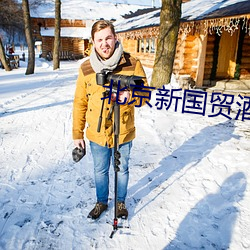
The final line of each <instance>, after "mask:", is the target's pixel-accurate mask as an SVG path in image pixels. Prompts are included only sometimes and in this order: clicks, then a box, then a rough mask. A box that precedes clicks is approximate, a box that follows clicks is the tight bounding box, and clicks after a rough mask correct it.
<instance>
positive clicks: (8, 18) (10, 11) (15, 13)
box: [0, 0, 23, 71]
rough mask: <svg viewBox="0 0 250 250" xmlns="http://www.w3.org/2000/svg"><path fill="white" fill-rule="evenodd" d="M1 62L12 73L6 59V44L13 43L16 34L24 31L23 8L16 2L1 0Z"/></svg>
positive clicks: (13, 0)
mask: <svg viewBox="0 0 250 250" xmlns="http://www.w3.org/2000/svg"><path fill="white" fill-rule="evenodd" d="M0 20H1V21H0V29H2V30H3V34H4V35H3V36H0V61H1V64H2V66H3V67H4V68H5V70H6V71H10V70H11V68H10V65H9V64H8V61H7V59H6V54H5V49H4V43H13V42H14V37H15V35H16V34H21V33H22V30H23V26H22V24H23V19H22V8H21V5H20V4H19V3H18V2H17V1H16V0H0Z"/></svg>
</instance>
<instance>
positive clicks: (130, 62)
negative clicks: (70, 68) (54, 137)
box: [73, 52, 149, 148]
mask: <svg viewBox="0 0 250 250" xmlns="http://www.w3.org/2000/svg"><path fill="white" fill-rule="evenodd" d="M113 74H121V75H137V76H142V77H143V81H144V86H147V80H146V75H145V72H144V70H143V68H142V65H141V63H140V61H139V60H136V59H135V58H133V57H132V56H131V55H130V54H128V53H125V52H124V53H123V55H122V58H121V60H120V63H119V65H118V66H117V68H116V69H115V70H114V71H113ZM105 90H107V88H104V87H103V86H100V85H97V83H96V73H95V72H94V70H93V69H92V67H91V64H90V61H89V60H87V61H85V62H83V63H82V65H81V67H80V69H79V75H78V79H77V83H76V90H75V97H74V102H73V140H76V139H83V138H84V132H83V131H84V129H85V125H86V122H87V128H86V137H87V138H88V139H89V140H90V141H92V142H95V143H97V144H99V145H101V146H105V145H107V146H108V147H109V148H111V147H114V138H113V119H114V114H112V118H111V119H108V118H107V117H108V114H109V113H110V109H111V105H112V102H110V104H109V103H108V102H109V100H108V98H107V99H105V102H104V109H103V114H102V117H103V118H102V124H101V129H100V132H99V133H98V132H97V127H98V121H99V116H100V111H101V106H102V100H101V98H103V92H104V91H105ZM135 93H136V94H139V95H140V96H145V97H148V96H149V93H147V92H141V91H135ZM134 100H135V102H133V103H132V104H129V105H128V104H127V103H128V102H130V101H134ZM140 101H141V104H142V105H144V104H145V101H149V99H148V98H140V97H133V96H132V91H131V94H130V100H129V101H128V102H127V103H126V104H123V105H120V134H119V144H122V143H125V142H129V141H131V140H133V139H134V138H135V125H134V109H135V107H134V106H135V105H139V103H140ZM113 113H114V112H113Z"/></svg>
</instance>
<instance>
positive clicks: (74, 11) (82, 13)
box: [30, 0, 150, 20]
mask: <svg viewBox="0 0 250 250" xmlns="http://www.w3.org/2000/svg"><path fill="white" fill-rule="evenodd" d="M61 2H62V4H61V18H62V19H71V20H75V19H79V20H96V19H100V18H104V19H108V20H111V19H118V18H120V17H121V16H122V15H125V14H129V13H131V12H135V11H136V10H138V9H143V8H149V7H150V6H142V5H132V4H115V3H110V2H96V1H93V0H85V1H82V0H71V1H70V0H62V1H61ZM30 13H31V14H30V15H31V17H40V18H54V17H55V4H54V3H53V2H52V1H48V0H47V2H46V3H44V4H42V5H40V6H39V7H38V8H36V9H32V10H30Z"/></svg>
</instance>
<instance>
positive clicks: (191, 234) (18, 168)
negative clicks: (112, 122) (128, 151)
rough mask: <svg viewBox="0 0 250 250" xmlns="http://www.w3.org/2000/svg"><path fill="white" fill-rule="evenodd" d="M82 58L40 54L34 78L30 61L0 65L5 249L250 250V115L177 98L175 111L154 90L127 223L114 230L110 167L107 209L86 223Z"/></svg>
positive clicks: (0, 220)
mask: <svg viewBox="0 0 250 250" xmlns="http://www.w3.org/2000/svg"><path fill="white" fill-rule="evenodd" d="M80 63H81V61H78V62H76V61H72V62H61V69H60V70H56V71H53V70H52V65H51V62H47V61H44V60H43V59H39V58H37V61H36V69H35V74H33V75H29V76H25V74H24V73H25V66H26V65H25V63H24V62H21V67H20V68H19V69H14V70H12V71H11V72H5V71H4V70H1V69H0V156H1V157H0V249H3V250H17V249H32V250H33V249H57V250H69V249H75V250H78V249H84V250H85V249H86V250H89V249H126V250H138V249H142V250H151V249H154V250H155V249H156V250H158V249H159V250H160V249H165V250H170V249H173V250H174V249H183V250H186V249H219V250H222V249H232V250H239V249H250V237H249V232H250V209H249V204H250V192H249V183H250V179H249V178H250V163H249V159H250V143H249V139H250V129H249V123H250V121H249V120H246V121H241V119H238V120H233V119H232V120H229V119H227V118H225V117H224V116H222V115H220V116H217V117H208V115H205V116H202V115H198V114H189V113H182V112H181V107H180V105H181V102H179V106H178V110H177V112H175V111H174V107H171V108H170V109H169V110H165V109H162V110H158V109H157V107H156V106H154V104H155V103H156V101H155V98H156V91H155V92H154V94H153V96H152V101H151V103H152V105H153V107H152V108H150V107H149V106H144V107H142V108H137V109H136V126H137V138H136V139H135V140H134V143H133V150H132V155H131V161H130V181H129V188H128V198H127V207H128V210H129V219H128V224H129V227H130V228H129V229H127V228H121V229H119V230H118V231H117V233H116V234H115V236H114V238H113V239H110V238H109V235H110V233H111V231H112V225H110V224H108V223H107V222H110V223H111V224H112V222H113V214H114V211H113V205H114V204H113V197H114V193H113V171H112V169H111V173H110V175H111V183H110V189H111V192H110V203H109V209H108V211H107V213H105V215H104V216H102V217H101V219H100V220H99V221H98V222H94V223H90V222H88V221H87V219H86V216H87V214H88V212H89V211H90V209H92V207H93V205H94V203H95V188H94V180H93V163H92V158H91V153H90V150H89V145H88V144H87V155H86V156H85V157H84V158H83V159H82V161H80V162H79V163H74V162H73V161H72V157H71V152H72V149H73V143H72V139H71V123H72V113H71V111H72V100H73V95H74V89H75V81H76V77H77V73H78V68H79V66H80ZM146 71H147V74H148V77H149V78H150V73H151V71H150V70H148V69H146ZM172 84H173V87H175V85H174V83H172ZM208 108H211V105H209V104H208ZM234 112H235V111H234ZM234 114H235V113H234ZM232 117H233V116H232ZM97 119H98V118H97Z"/></svg>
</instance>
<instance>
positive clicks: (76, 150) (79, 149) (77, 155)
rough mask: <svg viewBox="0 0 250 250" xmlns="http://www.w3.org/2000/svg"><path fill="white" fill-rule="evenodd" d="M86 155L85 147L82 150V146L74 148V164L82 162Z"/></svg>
mask: <svg viewBox="0 0 250 250" xmlns="http://www.w3.org/2000/svg"><path fill="white" fill-rule="evenodd" d="M85 154H86V149H85V147H84V148H82V147H81V146H80V147H76V148H74V149H73V151H72V157H73V160H74V162H78V161H80V160H81V159H82V158H83V156H84V155H85Z"/></svg>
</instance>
